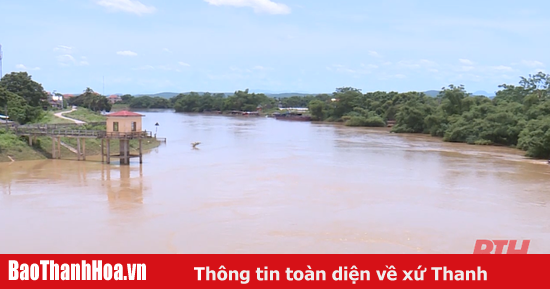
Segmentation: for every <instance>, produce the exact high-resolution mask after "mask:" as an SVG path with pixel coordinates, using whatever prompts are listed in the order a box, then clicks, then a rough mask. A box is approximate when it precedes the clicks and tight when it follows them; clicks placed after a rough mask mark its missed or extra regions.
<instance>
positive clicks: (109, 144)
mask: <svg viewBox="0 0 550 289" xmlns="http://www.w3.org/2000/svg"><path fill="white" fill-rule="evenodd" d="M106 156H107V164H110V163H111V139H110V138H108V139H107V155H106Z"/></svg>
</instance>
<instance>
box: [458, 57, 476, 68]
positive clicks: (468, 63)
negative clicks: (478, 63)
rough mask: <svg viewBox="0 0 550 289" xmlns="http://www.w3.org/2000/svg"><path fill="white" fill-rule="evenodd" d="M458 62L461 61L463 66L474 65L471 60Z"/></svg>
mask: <svg viewBox="0 0 550 289" xmlns="http://www.w3.org/2000/svg"><path fill="white" fill-rule="evenodd" d="M458 61H460V63H462V64H466V65H469V66H472V65H474V62H473V61H471V60H469V59H459V60H458Z"/></svg>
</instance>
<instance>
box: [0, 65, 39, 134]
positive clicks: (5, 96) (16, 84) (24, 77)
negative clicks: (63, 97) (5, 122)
mask: <svg viewBox="0 0 550 289" xmlns="http://www.w3.org/2000/svg"><path fill="white" fill-rule="evenodd" d="M48 107H49V104H48V95H47V93H46V92H45V91H44V88H43V87H42V85H41V84H39V83H37V82H35V81H33V80H32V78H31V76H30V75H28V74H27V73H26V72H12V73H10V74H6V75H5V76H4V77H2V79H0V114H4V113H6V110H7V114H8V115H9V116H10V119H11V120H13V121H17V122H19V123H28V122H33V121H36V120H38V119H40V118H41V117H42V114H43V111H44V110H45V109H47V108H48Z"/></svg>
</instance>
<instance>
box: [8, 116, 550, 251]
mask: <svg viewBox="0 0 550 289" xmlns="http://www.w3.org/2000/svg"><path fill="white" fill-rule="evenodd" d="M145 115H146V117H144V120H143V121H144V128H145V129H148V130H154V124H155V123H156V122H158V123H159V124H160V125H159V127H158V135H159V137H166V138H167V139H168V141H167V143H166V144H163V145H162V146H160V147H158V148H156V149H154V150H152V151H151V152H149V153H147V154H146V155H144V162H143V165H141V166H140V165H139V164H138V162H137V161H136V160H135V159H133V160H132V161H131V162H132V164H131V165H130V166H123V167H121V166H119V165H118V163H114V164H111V165H104V164H102V163H101V162H99V161H98V160H97V158H91V160H88V161H85V162H83V161H81V162H78V161H69V160H41V161H26V162H14V163H0V232H2V233H1V234H0V244H1V246H0V253H361V254H362V253H464V254H471V253H472V252H473V247H474V243H475V240H477V239H518V240H524V239H528V240H531V245H530V248H529V253H550V242H549V241H550V222H549V221H548V220H549V217H550V207H549V202H550V167H549V166H548V165H546V164H545V162H541V161H532V160H527V159H525V158H523V157H522V152H520V151H517V150H514V149H509V148H498V147H480V146H470V145H465V144H452V143H443V142H441V141H440V140H439V139H437V138H432V137H429V136H424V135H401V134H391V133H389V132H388V131H387V130H386V129H365V128H349V127H344V126H341V125H333V124H316V123H308V122H288V121H278V120H274V119H271V118H256V117H250V118H246V117H229V116H219V115H199V114H195V115H194V114H177V113H172V112H146V113H145ZM194 141H200V142H201V144H200V145H199V146H198V148H199V149H196V150H194V149H192V148H191V145H190V143H191V142H194Z"/></svg>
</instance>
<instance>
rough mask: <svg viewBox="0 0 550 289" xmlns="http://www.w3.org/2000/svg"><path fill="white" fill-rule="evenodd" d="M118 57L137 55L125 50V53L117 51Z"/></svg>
mask: <svg viewBox="0 0 550 289" xmlns="http://www.w3.org/2000/svg"><path fill="white" fill-rule="evenodd" d="M116 54H118V55H122V56H137V53H135V52H133V51H130V50H125V51H117V53H116Z"/></svg>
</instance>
